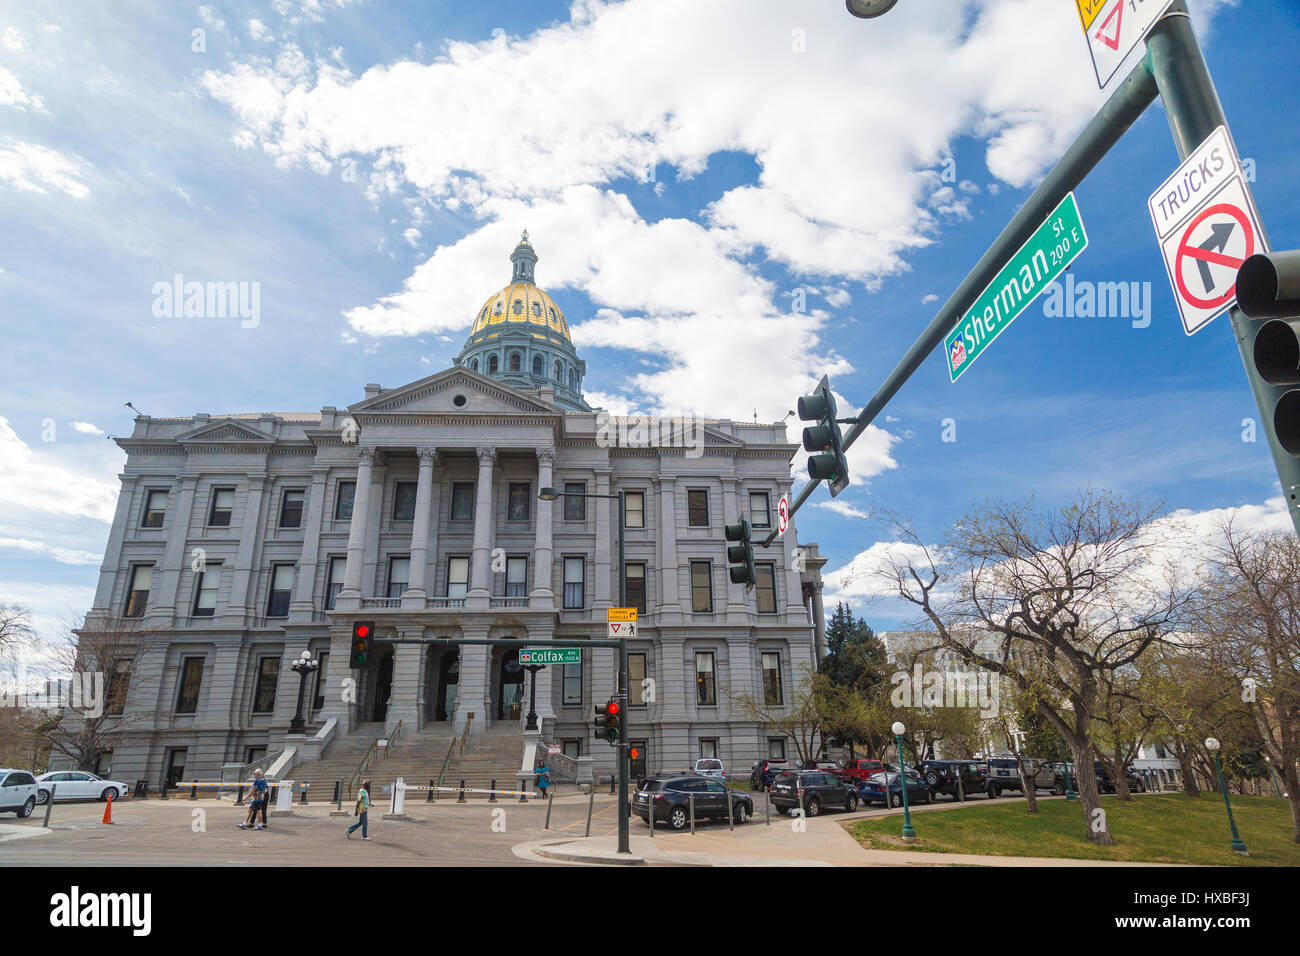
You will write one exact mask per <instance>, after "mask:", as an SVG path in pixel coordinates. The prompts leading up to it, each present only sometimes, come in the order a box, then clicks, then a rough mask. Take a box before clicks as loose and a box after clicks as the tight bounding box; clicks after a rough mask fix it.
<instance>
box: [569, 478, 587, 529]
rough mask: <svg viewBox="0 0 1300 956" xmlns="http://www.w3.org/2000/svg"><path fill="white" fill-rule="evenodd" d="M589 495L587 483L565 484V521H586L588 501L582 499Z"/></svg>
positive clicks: (574, 482) (573, 482) (571, 482)
mask: <svg viewBox="0 0 1300 956" xmlns="http://www.w3.org/2000/svg"><path fill="white" fill-rule="evenodd" d="M586 493H587V483H586V482H585V481H566V482H565V483H564V520H565V521H586V520H587V499H586V498H583V497H581V496H582V495H585V494H586Z"/></svg>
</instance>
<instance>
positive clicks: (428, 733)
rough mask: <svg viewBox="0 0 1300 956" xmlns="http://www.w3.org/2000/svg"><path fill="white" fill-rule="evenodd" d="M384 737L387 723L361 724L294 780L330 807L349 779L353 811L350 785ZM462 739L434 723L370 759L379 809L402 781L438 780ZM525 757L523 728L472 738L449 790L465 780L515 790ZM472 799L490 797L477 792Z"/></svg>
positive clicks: (448, 779) (456, 758)
mask: <svg viewBox="0 0 1300 956" xmlns="http://www.w3.org/2000/svg"><path fill="white" fill-rule="evenodd" d="M383 733H384V725H383V724H381V723H374V724H360V725H358V726H357V727H356V728H354V729H353V731H352V733H350V734H348V735H347V736H346V737H339V738H336V739H335V740H334V741H333V742H332V743H331V744H330V746H329V749H328V750H327V751H326V753H325V756H324V757H322V758H321V759H320V760H316V761H312V762H310V763H303V764H299V765H298V766H297V767H295V768H294V770H293V773H292V774H291V776H292V777H293V779H294V781H295V782H296V783H297V782H306V783H310V784H311V787H310V790H309V792H308V799H309V800H310V801H311V802H312V803H318V802H319V803H327V802H329V801H331V800H332V798H333V796H334V784H335V783H336V782H337V781H339V780H342V781H343V803H344V807H345V808H347V807H348V806H350V805H351V802H352V801H353V800H354V799H355V798H356V793H355V791H353V792H352V793H351V794H349V791H348V782H349V781H350V780H351V779H352V776H353V774H354V773H356V770H357V766H358V765H359V764H360V763H361V759H362V757H364V756H365V754H366V751H368V750H369V749H370V747H371V745H372V744H373V743H374V742H375V740H376V739H377V738H379V737H381V736H383ZM459 740H460V737H459V735H457V734H455V733H453V731H452V728H451V725H450V724H448V723H441V724H428V725H426V726H425V728H424V729H422V730H420V731H416V732H408V731H405V730H404V731H403V732H402V735H401V736H400V737H399V738H398V739H397V741H396V742H395V744H394V746H393V747H392V748H391V750H390V751H389V752H388V753H386V754H385V753H384V752H382V751H380V752H377V753H376V754H375V755H374V756H372V757H371V758H370V764H369V766H368V767H367V768H366V771H365V775H366V776H368V777H370V779H371V790H372V792H371V794H370V798H371V800H373V801H374V802H375V803H376V804H377V805H378V806H377V809H378V808H379V807H382V806H385V805H386V800H385V799H384V794H383V788H384V787H386V786H389V785H391V784H392V783H393V781H394V780H396V779H397V778H398V777H403V778H405V780H406V782H407V783H408V784H410V785H411V786H417V785H418V786H427V785H428V783H429V781H430V780H435V781H436V780H437V779H438V774H439V771H441V770H442V764H443V761H444V760H445V759H446V757H447V750H448V748H449V747H451V745H452V743H453V742H454V741H459ZM522 756H523V735H522V734H521V733H520V731H519V728H518V725H517V724H515V723H513V722H511V723H508V724H497V725H495V726H493V727H490V728H488V730H487V731H486V732H485V733H480V734H471V735H470V737H469V738H468V740H467V741H466V743H465V749H464V752H463V753H462V752H461V751H460V749H459V746H457V748H456V749H455V750H454V751H453V753H452V758H451V762H450V764H448V767H447V772H446V774H445V776H444V777H443V784H442V785H443V786H444V787H458V786H460V781H461V779H462V778H463V779H464V780H465V786H467V787H474V788H484V789H486V788H487V786H488V784H489V783H490V781H492V780H493V779H495V780H496V782H497V788H498V789H500V790H513V789H515V786H516V779H515V772H516V771H517V770H518V769H519V761H520V758H521V757H522ZM409 799H412V800H424V799H425V794H424V793H423V792H420V793H414V794H411V795H410V797H409ZM438 799H440V800H445V799H455V795H454V794H439V795H438ZM468 799H484V800H485V799H487V798H486V797H485V796H477V797H476V795H473V794H471V795H470V796H469V798H468Z"/></svg>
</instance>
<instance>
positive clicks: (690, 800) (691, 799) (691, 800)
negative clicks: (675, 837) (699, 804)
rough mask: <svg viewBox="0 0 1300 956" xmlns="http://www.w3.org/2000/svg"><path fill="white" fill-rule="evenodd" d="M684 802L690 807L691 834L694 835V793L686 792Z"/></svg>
mask: <svg viewBox="0 0 1300 956" xmlns="http://www.w3.org/2000/svg"><path fill="white" fill-rule="evenodd" d="M686 802H687V804H689V805H690V808H691V836H695V794H693V793H688V794H687V795H686Z"/></svg>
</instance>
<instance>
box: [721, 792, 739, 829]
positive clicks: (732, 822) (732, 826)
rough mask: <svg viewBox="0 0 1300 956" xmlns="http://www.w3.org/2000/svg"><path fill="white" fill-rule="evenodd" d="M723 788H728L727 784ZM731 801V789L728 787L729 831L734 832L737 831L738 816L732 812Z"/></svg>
mask: <svg viewBox="0 0 1300 956" xmlns="http://www.w3.org/2000/svg"><path fill="white" fill-rule="evenodd" d="M723 786H726V784H723ZM731 799H732V792H731V788H730V787H727V829H728V830H731V831H733V832H734V831H735V829H736V816H735V814H734V813H732V811H731Z"/></svg>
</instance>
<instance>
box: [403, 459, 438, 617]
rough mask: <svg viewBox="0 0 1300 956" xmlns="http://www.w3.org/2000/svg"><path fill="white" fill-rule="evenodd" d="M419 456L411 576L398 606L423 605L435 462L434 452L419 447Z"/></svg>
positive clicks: (436, 461)
mask: <svg viewBox="0 0 1300 956" xmlns="http://www.w3.org/2000/svg"><path fill="white" fill-rule="evenodd" d="M419 455H420V479H419V484H418V485H417V486H416V489H415V521H414V527H412V528H411V576H410V579H409V580H408V582H407V586H406V593H405V594H403V595H402V606H403V607H407V606H410V607H416V608H423V607H424V599H425V597H426V589H425V584H424V582H425V581H426V580H427V578H428V564H429V517H430V514H431V513H432V509H433V466H434V465H436V464H437V463H438V452H437V451H436V450H435V449H433V448H421V449H420V451H419Z"/></svg>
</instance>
